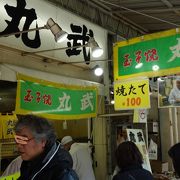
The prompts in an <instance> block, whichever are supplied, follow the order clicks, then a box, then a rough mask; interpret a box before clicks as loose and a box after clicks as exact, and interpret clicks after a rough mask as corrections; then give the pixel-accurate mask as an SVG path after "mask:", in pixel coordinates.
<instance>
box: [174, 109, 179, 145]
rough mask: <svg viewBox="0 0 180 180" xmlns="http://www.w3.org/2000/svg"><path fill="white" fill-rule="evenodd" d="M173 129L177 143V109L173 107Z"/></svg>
mask: <svg viewBox="0 0 180 180" xmlns="http://www.w3.org/2000/svg"><path fill="white" fill-rule="evenodd" d="M174 129H175V143H178V142H179V135H178V123H177V108H176V107H174Z"/></svg>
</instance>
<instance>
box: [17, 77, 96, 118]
mask: <svg viewBox="0 0 180 180" xmlns="http://www.w3.org/2000/svg"><path fill="white" fill-rule="evenodd" d="M16 102H17V103H16V113H21V114H24V113H25V114H26V113H34V114H39V115H45V116H46V117H47V116H49V117H50V118H53V119H80V118H86V117H95V116H96V108H97V89H96V88H95V87H88V86H87V87H80V86H68V85H61V84H56V83H52V82H48V81H44V80H39V79H35V78H30V77H27V76H23V75H19V80H18V90H17V101H16Z"/></svg>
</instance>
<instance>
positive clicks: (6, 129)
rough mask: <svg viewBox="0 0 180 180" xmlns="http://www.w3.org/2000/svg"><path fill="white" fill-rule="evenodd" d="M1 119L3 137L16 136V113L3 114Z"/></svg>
mask: <svg viewBox="0 0 180 180" xmlns="http://www.w3.org/2000/svg"><path fill="white" fill-rule="evenodd" d="M0 119H1V123H2V137H3V138H4V139H9V138H14V132H13V129H14V125H15V122H16V120H17V117H16V115H15V114H12V115H1V116H0Z"/></svg>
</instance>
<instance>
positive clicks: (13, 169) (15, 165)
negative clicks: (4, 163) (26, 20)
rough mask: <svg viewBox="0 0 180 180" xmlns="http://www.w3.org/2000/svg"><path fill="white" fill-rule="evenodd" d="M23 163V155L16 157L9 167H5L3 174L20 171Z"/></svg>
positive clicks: (7, 174)
mask: <svg viewBox="0 0 180 180" xmlns="http://www.w3.org/2000/svg"><path fill="white" fill-rule="evenodd" d="M21 163H22V158H21V156H18V157H17V158H16V159H14V160H13V161H12V162H11V163H10V164H9V165H8V167H7V168H6V169H5V171H4V173H3V174H2V176H9V175H11V174H15V173H17V172H20V167H21Z"/></svg>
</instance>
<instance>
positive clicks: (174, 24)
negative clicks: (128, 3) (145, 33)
mask: <svg viewBox="0 0 180 180" xmlns="http://www.w3.org/2000/svg"><path fill="white" fill-rule="evenodd" d="M99 1H101V2H103V3H105V4H108V5H111V6H114V7H118V8H121V9H124V10H127V11H130V12H133V13H136V14H140V15H142V16H146V17H149V18H151V19H155V20H158V21H161V22H164V23H167V24H170V25H173V26H177V27H178V26H180V25H179V24H176V23H173V22H169V21H166V20H164V19H160V18H157V17H154V16H151V15H148V14H144V13H141V12H139V11H136V10H133V9H129V8H126V7H124V6H120V5H117V4H113V3H110V2H107V1H104V0H99Z"/></svg>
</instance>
